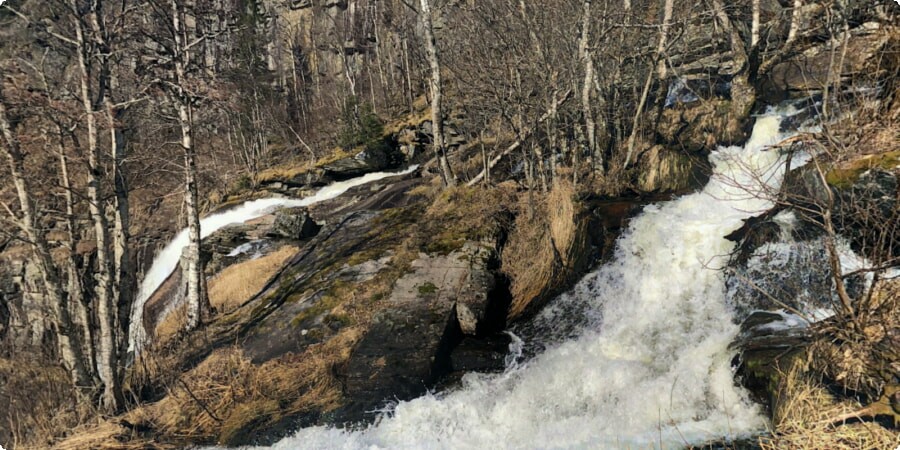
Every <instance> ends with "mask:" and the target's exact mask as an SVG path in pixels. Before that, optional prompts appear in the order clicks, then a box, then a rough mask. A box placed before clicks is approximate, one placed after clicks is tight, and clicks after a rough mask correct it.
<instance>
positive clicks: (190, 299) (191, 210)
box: [170, 0, 210, 330]
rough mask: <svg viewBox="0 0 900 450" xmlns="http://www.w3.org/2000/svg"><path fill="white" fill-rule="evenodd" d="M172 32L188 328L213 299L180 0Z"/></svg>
mask: <svg viewBox="0 0 900 450" xmlns="http://www.w3.org/2000/svg"><path fill="white" fill-rule="evenodd" d="M171 8H172V9H171V14H172V34H173V39H174V48H173V54H172V63H173V65H174V83H171V84H170V92H171V94H172V95H171V98H172V101H173V103H174V104H175V108H176V109H177V110H178V124H179V127H180V129H181V149H182V152H183V155H184V204H185V208H186V210H187V222H188V239H189V244H188V247H187V254H186V259H187V261H186V267H185V268H184V269H185V271H186V275H187V277H186V278H187V296H186V301H187V320H188V323H187V329H188V330H192V329H195V328H197V326H199V324H200V322H201V320H202V318H203V316H204V315H206V314H208V313H209V309H210V308H209V300H208V299H207V298H206V296H205V295H204V294H205V293H204V290H203V267H202V261H201V260H200V211H199V207H198V194H197V163H196V153H195V150H194V143H193V111H192V108H191V94H190V92H189V91H188V90H187V89H186V83H187V79H186V71H187V68H188V67H189V65H190V63H191V53H190V45H189V44H188V43H187V32H186V30H185V26H184V21H183V17H184V8H183V5H182V3H181V1H180V0H172V2H171Z"/></svg>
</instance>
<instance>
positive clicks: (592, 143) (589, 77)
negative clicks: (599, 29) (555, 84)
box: [578, 0, 603, 173]
mask: <svg viewBox="0 0 900 450" xmlns="http://www.w3.org/2000/svg"><path fill="white" fill-rule="evenodd" d="M582 6H583V11H582V13H581V14H582V15H581V39H580V40H579V43H578V54H579V56H580V57H581V61H582V62H583V63H584V80H583V81H582V84H581V113H582V115H584V135H585V139H587V148H588V151H589V152H590V154H591V155H592V157H593V158H594V160H595V161H596V162H595V164H596V165H597V166H599V167H600V172H601V173H602V172H603V155H600V154H598V152H597V125H596V123H595V122H594V112H593V110H592V109H591V87H592V86H593V81H594V57H593V54H592V53H591V51H590V39H591V0H584V2H583V4H582Z"/></svg>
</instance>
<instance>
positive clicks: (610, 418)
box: [273, 113, 786, 449]
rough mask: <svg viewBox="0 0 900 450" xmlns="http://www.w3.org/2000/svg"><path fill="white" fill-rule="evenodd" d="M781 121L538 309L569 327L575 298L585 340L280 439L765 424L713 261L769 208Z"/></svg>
mask: <svg viewBox="0 0 900 450" xmlns="http://www.w3.org/2000/svg"><path fill="white" fill-rule="evenodd" d="M780 119H781V118H780V116H779V115H778V114H775V113H771V114H768V115H766V116H762V117H759V118H758V119H757V121H756V124H755V127H754V130H753V135H752V137H751V139H750V140H749V141H748V142H747V143H746V145H745V146H744V147H743V148H741V147H728V148H720V149H719V150H718V151H716V152H714V153H713V154H712V155H711V160H712V162H713V164H714V172H715V175H714V176H713V178H712V179H711V181H710V182H709V184H708V185H707V186H706V188H705V189H704V190H703V191H702V192H698V193H696V194H693V195H688V196H685V197H682V198H679V199H677V200H675V201H672V202H669V203H666V204H663V205H654V206H649V207H647V208H646V209H645V211H644V213H643V214H642V215H641V216H639V217H637V218H635V219H634V220H633V221H632V222H631V223H630V225H629V228H628V230H627V231H626V232H625V233H624V234H623V236H622V237H621V238H620V239H619V241H618V244H617V250H616V255H615V257H614V258H613V261H612V262H610V263H608V264H606V265H604V266H603V267H601V268H599V269H598V270H596V271H595V272H593V273H591V274H589V275H587V276H586V277H585V278H584V279H583V280H582V281H581V282H580V283H579V284H578V286H577V287H576V288H575V289H573V290H572V292H570V293H568V294H566V295H563V296H561V297H559V298H557V299H556V300H555V301H554V303H552V304H551V305H550V306H549V307H548V308H546V309H545V310H544V312H543V313H542V315H541V316H540V317H539V318H538V319H537V320H538V321H541V322H543V323H544V324H549V325H551V326H552V324H553V323H564V322H566V321H567V320H569V318H568V317H567V316H566V314H567V311H568V314H571V311H572V305H580V307H579V308H578V309H579V310H583V311H585V313H586V314H587V316H588V319H587V320H582V321H581V322H586V325H585V326H584V328H583V329H582V330H580V331H579V333H578V335H577V337H575V338H572V339H568V340H564V341H563V342H557V343H550V344H548V345H547V348H546V349H545V350H544V351H543V352H542V353H540V354H539V355H537V356H535V357H534V358H532V359H531V360H529V361H527V362H525V363H520V364H516V363H512V364H511V365H510V367H509V368H508V369H507V370H506V371H505V372H504V373H503V374H499V375H480V374H469V375H467V376H466V377H465V378H464V380H463V386H462V387H461V388H460V389H459V390H456V391H453V392H450V393H446V394H438V395H426V396H424V397H421V398H418V399H415V400H412V401H407V402H401V403H399V404H398V405H397V406H396V407H395V408H393V409H392V410H391V411H390V412H389V413H388V414H385V415H384V416H383V417H381V418H380V419H379V420H378V421H377V422H376V423H375V424H373V425H371V426H369V427H367V428H365V429H362V430H358V431H342V430H337V429H333V428H325V427H313V428H306V429H302V430H300V431H299V432H298V433H297V434H296V435H295V436H293V437H290V438H286V439H284V440H282V441H281V442H279V443H277V444H275V446H274V447H273V448H275V449H294V448H347V449H358V448H434V449H443V448H454V449H455V448H467V449H468V448H679V447H684V446H685V445H686V444H687V443H700V442H703V441H705V440H707V439H715V438H723V437H736V436H740V435H744V434H748V433H752V432H755V431H758V430H760V429H761V428H762V427H763V425H764V419H763V417H762V415H761V413H760V411H759V409H758V407H757V406H756V405H754V404H753V403H752V402H750V401H749V400H748V399H747V396H746V393H745V392H744V391H743V390H742V389H741V388H738V387H736V386H735V383H734V378H733V374H732V371H731V368H730V359H731V356H732V355H731V354H730V352H729V350H728V349H727V347H728V345H729V343H730V342H731V341H732V340H733V338H734V337H735V335H736V333H737V326H736V325H734V324H733V323H732V321H731V311H730V310H729V308H728V306H727V302H726V298H725V291H726V289H725V283H724V276H723V274H722V272H721V271H719V270H716V269H717V268H719V267H721V266H722V265H723V264H724V263H725V261H726V258H727V256H725V255H727V254H728V253H729V251H730V250H732V248H733V245H734V244H733V243H731V242H729V241H728V240H726V239H724V237H723V236H725V235H727V234H728V233H729V232H731V231H733V230H734V229H736V228H738V227H740V226H741V224H742V219H746V218H748V217H750V216H752V215H754V214H757V213H759V212H761V211H763V210H766V209H768V208H770V207H771V204H770V203H769V202H768V201H767V200H765V199H764V198H760V197H759V196H756V195H751V194H750V193H756V192H760V191H763V190H766V189H777V187H778V185H779V184H780V179H781V174H782V173H783V167H782V161H781V160H780V157H779V154H778V152H776V151H762V150H765V147H766V146H768V145H771V144H773V143H775V142H777V141H778V140H780V139H783V138H785V137H786V136H784V135H781V134H780V133H779V123H780ZM550 334H552V333H550Z"/></svg>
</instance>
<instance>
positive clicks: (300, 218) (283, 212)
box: [269, 207, 321, 240]
mask: <svg viewBox="0 0 900 450" xmlns="http://www.w3.org/2000/svg"><path fill="white" fill-rule="evenodd" d="M320 228H321V226H320V225H319V224H317V223H316V222H315V221H314V220H313V219H312V217H310V216H309V211H307V209H306V208H302V207H301V208H283V209H280V210H278V211H277V212H276V213H275V222H274V223H273V224H272V230H271V231H270V232H269V234H270V235H272V236H278V237H282V238H286V239H297V240H305V239H309V238H312V237H313V236H315V235H316V234H318V233H319V229H320Z"/></svg>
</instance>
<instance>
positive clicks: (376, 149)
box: [322, 145, 402, 180]
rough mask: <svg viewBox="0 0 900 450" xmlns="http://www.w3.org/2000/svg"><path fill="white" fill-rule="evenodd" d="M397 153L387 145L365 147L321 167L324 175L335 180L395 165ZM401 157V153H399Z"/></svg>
mask: <svg viewBox="0 0 900 450" xmlns="http://www.w3.org/2000/svg"><path fill="white" fill-rule="evenodd" d="M397 153H399V152H396V151H394V150H393V148H392V147H389V146H387V145H379V146H373V147H371V148H366V149H364V150H363V151H361V152H359V153H357V154H356V155H354V156H350V157H347V158H343V159H339V160H337V161H334V162H332V163H328V164H325V165H324V166H322V169H323V170H324V171H325V175H326V176H328V177H331V178H334V179H337V180H346V179H348V178H354V177H358V176H361V175H365V174H367V173H372V172H378V171H380V170H385V169H389V168H391V167H396V166H397V164H398V163H399V161H398V159H399V158H398V157H397ZM401 158H402V155H401Z"/></svg>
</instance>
